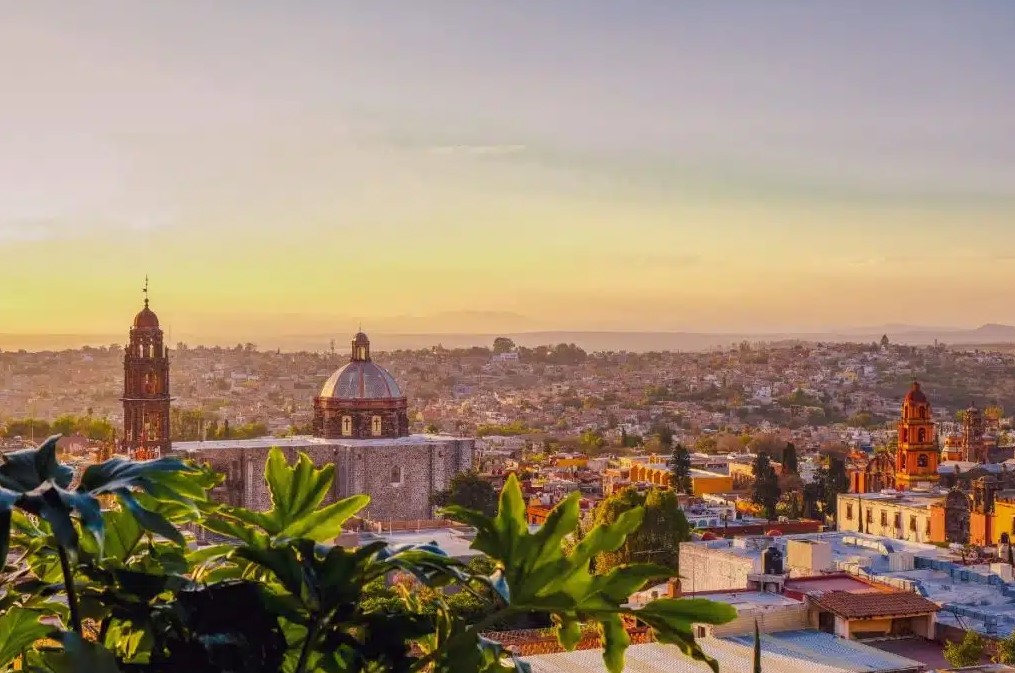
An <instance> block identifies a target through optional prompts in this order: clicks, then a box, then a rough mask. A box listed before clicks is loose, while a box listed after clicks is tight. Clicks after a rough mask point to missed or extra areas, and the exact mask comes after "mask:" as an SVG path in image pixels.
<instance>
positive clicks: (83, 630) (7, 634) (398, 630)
mask: <svg viewBox="0 0 1015 673" xmlns="http://www.w3.org/2000/svg"><path fill="white" fill-rule="evenodd" d="M55 444H56V438H55V437H54V438H52V439H51V440H50V441H48V442H47V443H46V444H44V445H43V446H42V447H40V448H39V449H29V450H24V451H16V452H11V453H8V454H7V455H6V458H7V460H6V462H4V463H2V464H0V484H2V486H3V488H4V490H3V494H4V495H3V497H2V498H0V511H2V512H3V515H4V516H2V517H0V527H2V528H3V531H0V532H4V533H6V532H10V542H11V547H12V548H14V549H17V550H18V552H19V557H20V560H19V561H18V562H17V564H18V566H19V567H18V569H17V572H16V573H12V574H10V575H8V576H7V577H6V578H5V584H4V595H3V600H2V601H0V633H2V634H4V637H3V638H2V639H0V669H2V670H11V669H12V668H17V669H20V670H31V671H36V672H39V673H43V672H47V671H48V672H50V673H58V672H59V673H85V672H86V671H87V672H88V673H123V672H125V671H131V672H132V673H157V672H163V671H200V672H201V673H226V672H227V671H228V672H234V671H244V673H269V672H270V673H276V672H277V671H282V670H285V671H287V672H288V673H309V672H310V671H348V670H371V671H382V670H383V671H428V672H429V673H451V672H452V671H453V672H455V673H507V672H508V671H516V670H519V669H520V667H521V665H520V663H519V662H517V661H514V659H513V656H512V655H511V654H510V653H509V652H506V651H504V650H503V649H502V648H501V647H500V646H499V645H498V644H496V643H492V642H490V641H487V640H485V639H483V638H481V635H480V634H482V633H483V632H484V631H486V630H488V629H490V628H491V627H493V626H494V625H497V624H501V623H503V622H504V621H505V620H506V619H508V618H510V617H512V616H514V615H519V614H529V613H536V614H538V615H540V616H541V617H542V618H544V619H546V620H552V621H553V623H555V624H556V625H557V627H558V628H557V637H558V640H559V641H560V643H561V644H562V645H563V646H564V647H566V648H568V649H573V648H574V647H575V646H576V645H577V644H578V641H579V640H580V638H581V636H582V633H583V630H584V628H585V626H586V625H587V626H588V627H589V628H592V629H596V630H598V631H599V632H600V633H601V634H602V638H603V641H604V653H603V658H604V663H605V665H606V668H607V670H608V671H610V673H620V672H621V671H622V670H623V667H624V651H625V650H626V648H627V646H628V644H629V640H628V636H627V634H626V632H625V629H624V619H630V618H634V617H636V618H637V619H638V620H639V621H640V622H642V623H644V624H646V625H647V626H649V627H650V628H651V629H652V630H653V631H654V632H655V639H656V640H658V641H660V642H664V643H671V644H675V645H678V646H679V647H680V648H681V649H682V650H683V651H684V652H687V653H688V654H690V655H691V656H694V657H696V658H698V659H702V660H706V661H707V662H708V664H709V665H710V666H711V668H712V670H713V671H716V672H717V673H718V665H717V664H716V662H715V661H713V660H710V659H708V658H707V657H706V655H705V654H704V653H703V652H702V651H701V649H700V648H699V646H698V645H697V644H696V643H695V641H694V634H693V627H692V624H693V623H694V622H698V623H707V624H722V623H725V622H728V621H729V620H731V619H733V618H734V617H735V616H736V612H735V610H733V608H731V607H730V606H728V605H726V604H720V603H712V602H710V601H707V600H703V599H670V598H663V599H659V600H657V601H654V602H652V603H650V604H649V605H647V606H644V607H642V608H640V609H638V610H634V609H633V608H631V607H629V606H626V605H625V603H626V601H627V598H628V596H629V595H630V594H631V593H633V592H635V591H639V590H641V589H643V588H644V586H645V585H646V584H649V583H655V582H660V581H662V580H664V579H668V578H669V577H670V576H671V575H672V571H671V569H670V568H665V567H659V566H651V565H647V564H644V563H634V564H633V565H630V566H624V567H619V568H616V569H615V570H614V571H613V572H611V573H610V574H609V575H593V574H592V573H591V569H590V559H592V558H594V557H596V556H597V555H599V554H601V553H604V552H606V551H607V550H609V549H612V548H613V547H614V546H615V545H621V546H622V545H623V544H624V543H625V542H626V539H627V537H628V536H629V535H631V534H633V533H635V532H636V531H637V530H638V529H639V526H640V525H641V524H642V521H643V520H645V519H646V509H647V507H634V508H632V509H629V510H627V511H625V512H623V513H622V514H621V515H619V516H618V517H617V518H616V520H615V521H614V522H613V523H611V524H608V525H605V526H601V527H597V528H596V529H594V530H592V531H590V532H589V534H588V535H587V536H586V538H585V539H584V541H583V543H582V544H581V545H579V546H577V547H576V548H575V549H574V551H572V552H571V553H570V554H568V553H565V551H564V550H563V545H562V542H563V540H564V538H565V537H566V536H567V535H568V534H569V533H570V532H571V531H573V530H574V527H575V526H576V524H577V522H578V515H579V504H578V501H579V495H578V494H577V493H573V494H572V495H571V496H569V497H568V498H567V499H565V500H564V501H563V502H562V503H561V504H560V505H558V507H557V508H555V509H554V511H553V512H552V513H551V514H550V516H549V517H548V519H547V521H546V523H545V524H544V525H543V527H542V528H541V529H540V531H538V532H536V533H531V532H529V530H528V528H527V526H526V525H525V515H524V512H525V505H524V500H523V497H522V492H521V488H520V486H519V484H518V482H517V480H516V479H514V477H513V476H512V477H510V478H509V479H508V482H507V484H506V485H505V487H504V490H503V492H502V493H501V497H500V507H499V509H498V512H497V514H496V515H495V516H494V517H489V516H486V515H483V514H482V513H480V512H476V511H472V510H469V509H465V508H462V507H450V508H448V510H447V511H446V513H445V514H446V515H447V516H449V517H451V518H453V519H455V520H457V521H459V522H461V523H463V524H466V525H468V526H471V527H472V528H473V529H475V530H476V536H475V539H474V540H473V543H472V548H473V549H475V550H476V551H477V552H480V553H482V554H484V555H486V557H488V559H489V563H488V564H485V565H482V564H480V566H472V565H465V564H462V563H459V562H458V561H455V560H454V559H451V558H450V557H448V556H447V555H446V553H445V552H444V551H443V550H441V549H440V548H439V547H437V546H435V545H433V544H422V545H404V546H400V547H389V546H388V545H387V544H386V543H385V542H372V543H370V544H366V545H364V546H361V547H343V546H341V545H335V544H333V541H334V539H335V538H336V536H337V535H339V533H341V531H342V528H343V526H344V525H345V524H346V522H347V521H348V519H349V518H350V517H352V516H354V515H356V514H357V513H358V512H359V511H360V510H361V509H362V508H363V507H365V506H366V505H367V504H368V502H369V498H368V497H367V496H365V495H355V496H352V497H350V498H345V499H342V500H338V501H336V502H333V503H331V504H329V505H324V504H323V502H324V499H325V497H326V496H327V495H328V494H329V493H331V492H332V485H333V481H334V477H335V467H334V465H326V466H324V467H320V468H318V467H315V466H314V465H313V463H312V462H311V461H310V458H309V457H308V456H307V455H306V454H300V455H299V457H298V458H297V460H296V462H295V464H292V465H290V464H289V463H288V462H287V460H286V458H285V455H284V453H283V452H282V451H281V450H279V449H272V450H271V451H270V452H269V455H268V460H267V464H266V466H265V472H264V475H265V480H266V482H267V485H268V490H269V492H270V494H271V503H272V505H271V509H270V510H268V511H264V512H254V511H251V510H248V509H244V508H242V507H235V506H230V505H225V504H220V505H218V506H216V507H210V506H209V504H210V502H209V500H208V493H209V491H210V490H211V489H212V488H213V487H215V486H216V484H217V483H219V482H220V481H221V477H220V476H217V475H214V474H213V473H211V472H210V471H209V470H207V469H206V468H195V467H192V466H187V465H186V464H183V463H180V462H179V461H178V460H176V459H160V460H158V461H148V462H144V463H134V462H131V461H129V460H127V459H124V458H122V457H115V458H113V459H111V460H109V461H106V462H104V463H99V464H97V465H92V466H89V467H88V468H87V469H86V470H85V471H84V472H83V473H82V476H81V479H80V485H79V486H77V487H76V488H74V489H73V490H70V489H69V485H70V484H69V482H70V477H71V469H70V468H69V467H68V466H66V465H62V464H60V463H59V462H58V461H57V459H56V450H55ZM50 492H52V493H55V494H56V497H52V496H47V495H46V493H50ZM107 493H110V494H112V495H114V496H115V497H116V498H118V499H119V502H120V503H121V505H122V507H121V508H117V507H113V508H110V509H106V510H102V509H100V506H99V500H98V497H99V496H100V495H103V494H107ZM669 495H670V496H671V497H672V493H670V494H669ZM29 515H31V516H29ZM182 525H187V526H200V527H202V528H204V529H206V530H209V531H212V532H214V533H216V534H217V535H219V536H221V538H222V539H225V540H227V542H225V543H223V544H217V545H212V546H210V547H205V548H201V549H197V550H190V549H188V547H187V544H186V540H185V538H184V536H183V534H182V533H181V532H180V528H179V527H180V526H182ZM7 539H8V537H7V535H6V534H4V535H0V540H3V542H4V544H5V546H6V541H7ZM0 551H2V553H0V557H6V549H4V550H0ZM491 568H493V571H492V572H491ZM398 576H411V577H412V578H414V579H413V580H412V584H399V585H398V586H399V589H398V591H397V592H395V593H394V595H393V596H386V597H383V598H380V599H379V600H378V599H377V598H379V597H376V596H375V595H372V594H371V587H376V586H377V584H378V582H383V581H384V578H389V577H398ZM417 588H418V591H417ZM443 588H447V591H444V590H442V589H443ZM455 596H461V597H460V598H455ZM466 596H468V598H466ZM579 606H581V609H579ZM590 606H592V607H591V608H590ZM588 608H590V609H588ZM238 614H239V615H242V616H243V618H242V619H236V615H238ZM579 616H580V617H581V619H582V620H584V623H583V621H579Z"/></svg>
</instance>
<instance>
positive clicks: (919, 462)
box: [916, 453, 927, 467]
mask: <svg viewBox="0 0 1015 673" xmlns="http://www.w3.org/2000/svg"><path fill="white" fill-rule="evenodd" d="M916 466H917V467H927V456H926V455H925V454H922V453H921V454H920V455H919V456H917V457H916Z"/></svg>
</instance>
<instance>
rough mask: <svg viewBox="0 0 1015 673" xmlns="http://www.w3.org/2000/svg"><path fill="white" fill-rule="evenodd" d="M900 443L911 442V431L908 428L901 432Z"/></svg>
mask: <svg viewBox="0 0 1015 673" xmlns="http://www.w3.org/2000/svg"><path fill="white" fill-rule="evenodd" d="M899 441H900V442H908V441H909V430H908V429H907V428H902V429H901V430H899Z"/></svg>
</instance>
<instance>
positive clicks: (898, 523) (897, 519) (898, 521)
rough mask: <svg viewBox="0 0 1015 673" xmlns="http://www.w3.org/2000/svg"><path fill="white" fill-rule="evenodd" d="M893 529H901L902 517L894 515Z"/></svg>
mask: <svg viewBox="0 0 1015 673" xmlns="http://www.w3.org/2000/svg"><path fill="white" fill-rule="evenodd" d="M895 527H896V528H902V515H901V514H896V515H895Z"/></svg>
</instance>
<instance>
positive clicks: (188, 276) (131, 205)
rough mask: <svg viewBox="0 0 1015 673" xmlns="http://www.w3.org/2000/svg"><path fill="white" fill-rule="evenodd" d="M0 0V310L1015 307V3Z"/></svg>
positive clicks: (255, 313) (363, 316) (372, 321)
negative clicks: (144, 292)
mask: <svg viewBox="0 0 1015 673" xmlns="http://www.w3.org/2000/svg"><path fill="white" fill-rule="evenodd" d="M0 10H2V14H3V20H2V21H0V287H2V288H4V290H3V291H0V333H4V334H25V335H28V334H42V333H46V334H53V333H56V334H97V333H102V334H108V333H119V332H123V331H125V329H126V327H127V326H128V325H129V322H130V319H131V317H132V316H133V313H134V312H136V310H137V309H138V308H139V307H140V303H141V292H140V290H141V288H142V285H143V283H144V277H145V275H146V274H147V275H148V276H149V277H150V279H151V301H152V307H153V308H154V309H156V311H157V312H158V313H159V315H160V316H161V318H162V321H163V324H170V325H171V326H172V329H173V330H175V331H176V332H177V333H178V334H186V335H189V336H190V337H191V338H193V339H194V340H197V341H201V340H205V341H215V340H223V341H224V342H227V343H229V342H236V341H248V340H249V341H254V342H263V341H270V339H271V338H273V336H274V335H279V334H334V335H337V336H342V335H346V334H347V333H349V332H351V331H353V330H355V329H356V328H357V327H358V326H359V324H360V323H362V325H363V327H364V329H366V330H368V331H371V330H373V331H381V332H385V331H387V332H484V333H487V332H498V331H527V330H546V329H566V330H674V331H698V332H709V331H762V332H763V331H780V330H821V329H833V328H839V327H845V326H858V325H877V324H882V323H888V322H891V323H912V324H920V325H954V326H969V327H972V326H976V325H978V324H981V323H985V322H1001V323H1005V322H1007V323H1015V303H1013V302H1012V301H1011V300H1010V296H1011V292H1012V287H1013V286H1015V283H1013V282H1012V281H1015V75H1013V73H1015V4H1013V3H1011V2H1008V1H1007V0H998V1H996V2H992V1H978V0H971V1H969V2H962V3H956V2H951V1H948V0H896V1H894V2H891V3H885V2H883V1H881V0H857V1H855V2H848V3H803V2H789V1H785V2H782V1H779V0H774V1H770V2H765V3H758V2H754V1H751V0H739V1H737V0H731V1H729V2H722V3H712V2H709V3H701V2H681V1H679V0H632V1H631V2H617V1H609V2H607V1H604V0H561V1H559V2H552V3H543V2H517V3H514V2H513V3H507V2H503V3H495V2H468V3H467V2H457V1H454V0H446V1H442V0H431V1H428V2H417V1H416V0H402V1H399V2H394V1H386V0H371V1H370V2H359V1H354V0H349V1H343V0H293V1H292V2H285V3H280V2H274V1H267V0H222V1H221V2H214V3H212V2H207V1H205V0H174V1H173V2H164V3H138V2H136V1H132V0H123V1H112V0H95V1H94V2H88V3H77V2H70V1H69V0H68V1H64V2H55V1H52V0H33V2H30V3H26V2H18V1H17V0H0Z"/></svg>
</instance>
